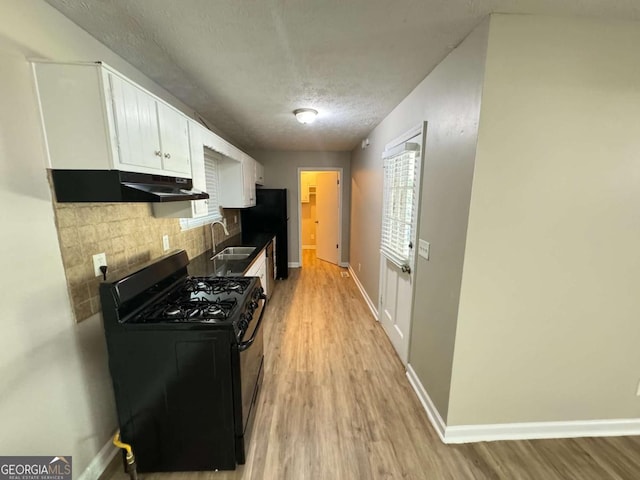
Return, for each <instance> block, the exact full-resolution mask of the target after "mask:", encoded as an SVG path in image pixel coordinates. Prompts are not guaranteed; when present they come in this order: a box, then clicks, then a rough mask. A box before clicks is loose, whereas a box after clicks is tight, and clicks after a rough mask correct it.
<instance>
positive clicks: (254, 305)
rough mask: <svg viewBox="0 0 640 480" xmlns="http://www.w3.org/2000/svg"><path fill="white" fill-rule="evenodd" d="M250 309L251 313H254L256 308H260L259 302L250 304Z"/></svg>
mask: <svg viewBox="0 0 640 480" xmlns="http://www.w3.org/2000/svg"><path fill="white" fill-rule="evenodd" d="M249 308H250V309H251V311H254V310H255V309H256V308H258V302H256V301H255V300H254V301H253V302H251V303H250V304H249Z"/></svg>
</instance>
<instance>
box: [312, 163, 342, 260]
mask: <svg viewBox="0 0 640 480" xmlns="http://www.w3.org/2000/svg"><path fill="white" fill-rule="evenodd" d="M338 182H339V177H338V172H318V173H317V175H316V223H317V225H316V256H317V257H318V258H319V259H320V260H325V261H327V262H331V263H335V264H336V265H337V264H338V252H339V251H340V250H339V244H340V240H339V236H340V184H339V183H338Z"/></svg>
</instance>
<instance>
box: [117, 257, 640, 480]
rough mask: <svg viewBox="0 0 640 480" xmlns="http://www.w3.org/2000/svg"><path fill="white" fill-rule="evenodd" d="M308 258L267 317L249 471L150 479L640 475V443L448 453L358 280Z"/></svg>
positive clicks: (497, 446) (602, 441)
mask: <svg viewBox="0 0 640 480" xmlns="http://www.w3.org/2000/svg"><path fill="white" fill-rule="evenodd" d="M303 260H304V261H303V265H304V267H303V268H301V269H292V270H291V271H290V276H289V279H288V280H285V281H280V282H277V284H276V289H275V293H274V295H273V298H272V299H271V301H270V304H269V306H268V309H267V314H268V316H267V317H265V324H264V326H265V378H264V384H263V390H262V392H261V398H260V400H259V407H258V412H257V417H256V422H255V425H254V430H253V437H252V440H251V445H250V451H249V456H248V461H247V464H246V465H245V466H240V467H239V468H238V469H237V470H236V471H233V472H217V473H216V472H185V473H170V474H146V475H141V477H142V478H144V479H147V480H152V479H158V480H159V479H165V480H178V479H180V480H183V479H184V480H186V479H211V480H230V479H244V480H249V479H252V480H263V479H264V480H272V479H273V480H305V479H309V480H359V479H362V480H369V479H434V480H441V479H450V480H463V479H509V480H511V479H530V480H543V479H544V480H553V479H578V478H579V479H581V480H604V479H618V480H631V479H633V478H638V472H639V471H640V454H639V453H638V452H640V437H619V438H597V439H589V438H588V439H565V440H537V441H513V442H492V443H477V444H468V445H449V446H447V445H444V444H442V443H441V441H440V439H439V438H438V436H437V434H436V432H435V431H434V429H433V428H432V427H431V425H430V423H429V421H428V419H427V416H426V414H425V412H424V410H423V408H422V406H421V405H420V403H419V401H418V399H417V397H416V395H415V394H414V392H413V390H412V389H411V387H410V385H409V382H408V380H407V378H406V376H405V373H404V368H403V366H402V364H401V363H400V361H399V360H398V359H397V357H396V356H395V353H394V351H393V349H392V347H391V345H390V343H389V341H388V340H387V338H386V336H385V334H384V332H383V331H382V328H381V327H380V325H379V324H378V323H377V322H375V321H374V319H373V318H372V315H371V313H370V311H369V310H368V308H367V306H366V305H365V303H364V301H363V299H362V297H361V295H360V292H359V291H358V289H357V288H356V286H355V284H354V282H353V280H352V279H351V278H348V277H347V278H344V277H342V276H341V274H340V272H341V271H344V269H341V268H339V267H336V266H334V265H331V264H329V263H327V262H323V261H320V260H317V259H316V258H315V255H314V252H313V251H312V250H306V251H305V255H304V259H303ZM134 448H135V446H134ZM106 477H107V478H111V479H113V480H116V479H117V480H124V479H126V478H128V477H127V476H125V475H124V474H122V473H120V472H119V471H118V472H117V473H110V474H109V475H107V476H106Z"/></svg>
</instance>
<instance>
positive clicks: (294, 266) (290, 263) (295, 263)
mask: <svg viewBox="0 0 640 480" xmlns="http://www.w3.org/2000/svg"><path fill="white" fill-rule="evenodd" d="M288 266H289V268H300V262H289V265H288Z"/></svg>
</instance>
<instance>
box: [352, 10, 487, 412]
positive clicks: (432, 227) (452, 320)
mask: <svg viewBox="0 0 640 480" xmlns="http://www.w3.org/2000/svg"><path fill="white" fill-rule="evenodd" d="M487 35H488V21H486V22H484V23H483V24H482V25H480V26H479V27H477V28H476V29H475V30H474V31H473V32H472V33H471V34H470V35H469V36H468V37H467V38H466V39H465V40H464V41H463V42H462V43H461V44H460V45H459V46H458V47H457V48H456V49H455V50H453V51H452V52H451V53H450V54H449V55H448V56H447V57H446V58H445V59H444V60H443V61H442V62H441V63H440V64H439V65H438V66H437V67H436V68H435V69H434V70H433V71H432V72H431V73H430V74H429V75H428V76H427V77H426V78H425V79H424V80H423V81H422V82H421V83H420V84H419V85H418V86H417V87H416V88H415V90H414V91H413V92H411V93H410V94H409V95H408V96H407V97H406V98H405V99H404V100H403V101H402V102H401V103H400V104H399V105H398V106H397V107H396V108H395V109H394V110H393V111H392V112H391V113H390V114H389V115H388V116H387V117H386V118H385V119H384V120H383V121H382V123H380V125H379V126H378V127H376V129H375V130H374V131H373V132H371V134H370V135H369V139H370V142H371V143H370V146H369V147H368V148H367V149H366V150H361V149H360V148H356V149H355V150H354V152H353V161H352V172H353V173H352V175H353V178H352V191H353V201H352V213H351V217H352V228H351V265H352V266H354V268H355V270H356V274H357V275H358V278H359V280H360V281H361V283H362V284H363V285H364V288H365V289H366V291H367V293H368V295H369V297H370V298H371V299H373V301H374V303H377V298H378V295H379V293H378V275H379V273H378V272H379V262H380V256H379V248H380V219H381V200H382V198H381V197H382V160H381V155H382V152H383V150H384V146H385V144H386V143H387V142H389V141H391V140H393V139H394V138H395V137H397V136H398V135H400V134H402V133H403V132H405V131H406V130H408V129H409V128H410V127H412V126H414V125H417V124H419V123H421V122H423V121H425V120H426V121H427V122H428V126H427V135H426V147H425V152H424V165H423V170H422V172H423V174H422V176H423V181H422V183H423V185H422V202H421V206H420V230H419V237H420V238H424V239H426V240H428V241H429V242H430V243H431V259H430V261H429V262H427V261H425V260H424V259H423V258H421V257H418V264H417V268H416V272H415V277H414V278H415V304H414V315H413V319H412V322H413V326H412V334H411V344H410V353H409V363H410V364H411V365H412V367H413V369H414V370H415V371H416V373H417V375H418V377H419V378H420V381H421V382H422V384H423V385H424V386H425V388H426V389H427V390H428V391H429V393H430V395H431V397H432V399H433V401H434V403H435V404H436V406H437V408H438V409H439V411H440V413H441V415H443V417H446V412H447V405H448V396H449V382H450V379H451V363H452V360H453V347H454V340H455V329H456V318H457V310H458V300H459V293H460V282H461V278H462V264H463V258H464V248H465V238H466V227H467V220H468V209H469V199H470V196H471V180H472V176H473V165H474V158H475V148H476V140H477V134H478V122H479V115H480V99H481V95H482V79H483V75H484V60H485V53H486V45H487ZM359 264H360V265H362V268H361V272H358V270H357V266H358V265H359Z"/></svg>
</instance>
